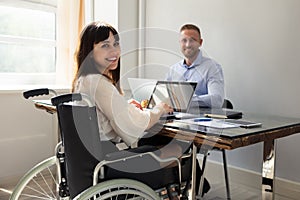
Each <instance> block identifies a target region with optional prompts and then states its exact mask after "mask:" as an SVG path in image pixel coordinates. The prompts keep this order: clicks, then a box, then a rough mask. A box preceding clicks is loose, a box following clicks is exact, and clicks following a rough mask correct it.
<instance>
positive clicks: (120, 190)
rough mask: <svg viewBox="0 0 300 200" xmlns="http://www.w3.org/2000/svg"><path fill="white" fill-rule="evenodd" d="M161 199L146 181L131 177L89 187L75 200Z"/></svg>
mask: <svg viewBox="0 0 300 200" xmlns="http://www.w3.org/2000/svg"><path fill="white" fill-rule="evenodd" d="M87 199H93V200H100V199H101V200H106V199H114V200H126V199H132V200H159V199H160V198H159V196H158V195H157V194H156V193H155V192H154V190H152V189H151V188H150V187H149V186H147V185H145V184H144V183H141V182H138V181H135V180H130V179H113V180H109V181H105V182H102V183H99V184H97V185H95V186H93V187H90V188H88V189H87V190H85V191H84V192H82V193H81V194H79V195H78V196H76V197H75V199H74V200H87Z"/></svg>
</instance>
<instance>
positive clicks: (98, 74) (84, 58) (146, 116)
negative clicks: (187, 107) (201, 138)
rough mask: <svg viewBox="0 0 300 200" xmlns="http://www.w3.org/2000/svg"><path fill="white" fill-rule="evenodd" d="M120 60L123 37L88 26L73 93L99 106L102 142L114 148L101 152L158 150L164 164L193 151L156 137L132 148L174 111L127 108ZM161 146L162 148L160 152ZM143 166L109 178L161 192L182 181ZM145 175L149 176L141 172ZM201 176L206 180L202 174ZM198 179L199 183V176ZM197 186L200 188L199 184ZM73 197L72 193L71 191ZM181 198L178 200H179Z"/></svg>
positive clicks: (106, 26) (188, 166) (80, 46)
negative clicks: (164, 186)
mask: <svg viewBox="0 0 300 200" xmlns="http://www.w3.org/2000/svg"><path fill="white" fill-rule="evenodd" d="M120 55H121V48H120V38H119V34H118V32H117V31H116V30H115V29H114V28H113V27H112V26H111V25H109V24H107V23H103V22H93V23H91V24H89V25H88V26H86V28H85V29H84V30H83V32H82V33H81V37H80V40H79V44H78V48H77V52H76V54H75V59H76V68H77V72H76V75H75V78H74V81H73V85H72V92H74V93H81V94H86V95H88V96H89V97H91V99H92V101H93V102H94V103H95V105H96V113H97V120H98V127H99V135H100V140H101V141H107V142H108V143H110V144H108V145H107V148H104V149H103V148H102V150H104V151H105V154H109V153H112V152H115V151H118V150H119V149H123V148H124V147H122V145H123V146H124V144H125V145H126V146H127V147H129V150H128V151H129V152H132V153H142V152H147V151H153V152H154V153H155V154H156V155H158V156H160V157H161V158H162V159H163V158H167V157H170V156H171V157H176V158H180V157H181V156H182V155H183V153H184V152H187V151H188V150H189V147H190V144H183V143H180V142H177V141H166V143H165V142H162V141H163V140H161V138H160V139H159V140H160V141H157V140H156V139H155V138H156V137H152V138H149V140H148V139H143V142H141V143H140V144H143V146H141V147H138V148H133V147H136V146H137V144H138V141H139V140H140V139H141V138H143V137H144V136H145V134H146V133H147V131H149V130H150V131H151V130H153V129H151V128H153V127H154V125H155V124H156V123H157V122H158V121H159V119H160V117H161V115H162V114H165V113H170V112H173V109H172V107H171V106H169V105H167V104H165V103H160V104H158V105H156V106H155V107H154V109H152V110H141V109H139V108H137V107H136V106H135V105H133V104H130V103H128V101H127V100H126V99H125V97H124V96H123V93H122V90H121V88H120ZM145 141H146V142H145ZM111 144H113V145H111ZM108 146H109V147H108ZM160 146H163V148H159V147H160ZM116 147H118V148H116ZM190 161H191V159H188V161H185V163H186V166H182V170H183V171H184V170H185V171H187V172H186V174H187V175H186V176H185V177H184V176H183V177H182V180H185V181H187V182H189V180H188V179H189V177H190V176H189V174H191V172H190V169H191V163H190ZM141 162H144V161H136V162H133V164H132V163H131V164H130V163H129V164H127V165H126V166H124V165H122V166H117V167H116V168H115V169H117V168H118V167H121V168H122V170H124V171H125V172H120V171H122V170H119V168H118V169H117V170H115V169H111V170H110V172H108V174H109V175H107V176H108V177H110V178H111V177H115V176H116V177H117V176H122V177H127V176H129V175H128V174H130V176H134V178H137V179H138V180H141V181H142V182H145V183H146V184H147V185H149V186H150V187H152V188H153V187H154V189H158V188H157V187H158V185H160V184H171V183H169V182H168V180H170V181H172V179H174V180H175V182H176V180H178V179H177V178H174V176H178V174H176V172H175V174H174V171H176V170H173V171H172V172H171V173H170V174H168V173H167V171H161V169H159V168H161V165H158V166H157V168H156V171H155V170H154V171H150V168H151V167H153V166H154V165H155V164H151V167H150V166H149V163H148V162H147V161H145V163H141ZM167 165H169V166H168V168H170V169H172V168H173V165H170V162H169V163H168V164H167ZM141 168H144V169H141ZM129 169H132V170H138V171H139V170H140V171H139V172H140V173H142V175H137V174H138V173H136V171H134V172H133V171H128V170H129ZM142 170H148V171H145V172H142ZM198 170H200V169H198ZM134 174H136V175H134ZM183 174H185V172H183ZM197 174H200V175H201V173H197ZM168 175H170V176H171V178H170V176H169V177H168ZM130 176H129V177H130ZM155 176H156V177H155ZM164 177H166V178H165V179H167V180H166V181H162V180H161V179H163V178H164ZM197 178H198V180H200V177H197ZM157 180H158V182H159V183H157ZM174 180H173V183H174ZM187 185H189V184H187ZM204 185H206V186H205V187H206V189H204V192H207V191H208V190H209V184H208V182H207V181H206V180H205V183H204ZM197 186H198V187H199V183H197ZM70 192H71V193H72V190H71V188H70ZM78 192H81V191H74V193H76V194H77V193H78ZM76 194H73V196H74V195H76ZM71 196H72V194H71ZM176 198H177V197H174V199H176Z"/></svg>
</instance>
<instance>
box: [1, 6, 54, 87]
mask: <svg viewBox="0 0 300 200" xmlns="http://www.w3.org/2000/svg"><path fill="white" fill-rule="evenodd" d="M56 9H57V5H56V0H44V1H38V0H10V1H3V2H0V27H1V29H0V58H1V59H0V85H1V86H6V85H12V84H13V85H37V84H38V85H42V84H55V78H56V75H55V73H56V57H57V56H56V52H57V47H56V43H57V42H56V38H57V36H56V32H57V31H56V27H57V26H56V21H57V18H56Z"/></svg>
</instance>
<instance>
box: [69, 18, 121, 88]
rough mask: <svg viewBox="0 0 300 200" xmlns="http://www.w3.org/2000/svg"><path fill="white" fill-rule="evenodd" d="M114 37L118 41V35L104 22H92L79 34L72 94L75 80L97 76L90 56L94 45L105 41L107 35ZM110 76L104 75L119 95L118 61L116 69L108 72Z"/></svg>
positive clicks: (96, 70)
mask: <svg viewBox="0 0 300 200" xmlns="http://www.w3.org/2000/svg"><path fill="white" fill-rule="evenodd" d="M110 32H111V33H112V34H113V35H114V38H115V40H116V41H119V40H120V38H119V34H118V32H117V31H116V29H114V28H113V27H112V26H111V25H109V24H107V23H104V22H92V23H91V24H89V25H88V26H86V27H85V29H84V30H83V31H82V33H81V37H80V40H79V43H78V47H77V51H76V53H75V63H76V70H77V71H76V74H75V77H74V80H73V83H72V92H74V89H75V83H76V80H77V79H78V78H79V77H80V76H86V75H88V74H99V73H101V72H99V70H98V69H97V66H96V63H95V61H94V59H93V57H92V56H90V54H91V53H92V51H93V49H94V45H95V44H98V43H99V42H102V41H104V40H106V39H107V38H108V37H109V33H110ZM110 73H111V74H110V76H107V75H104V74H102V75H104V76H106V77H107V78H109V79H110V80H111V81H112V83H113V84H114V85H115V86H116V88H117V89H118V90H119V92H120V93H122V91H121V88H120V81H119V80H120V59H119V61H118V67H117V69H115V70H113V71H110Z"/></svg>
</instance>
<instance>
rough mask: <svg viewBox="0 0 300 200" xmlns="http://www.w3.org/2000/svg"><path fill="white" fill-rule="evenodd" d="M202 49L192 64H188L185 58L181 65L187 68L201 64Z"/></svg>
mask: <svg viewBox="0 0 300 200" xmlns="http://www.w3.org/2000/svg"><path fill="white" fill-rule="evenodd" d="M202 57H203V56H202V51H201V50H200V49H199V53H198V56H197V58H196V60H195V61H194V62H193V63H192V64H191V65H190V66H188V65H187V64H185V60H184V59H183V60H182V62H181V65H182V67H184V68H186V69H192V68H194V67H196V66H198V65H200V64H201V61H202Z"/></svg>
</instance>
